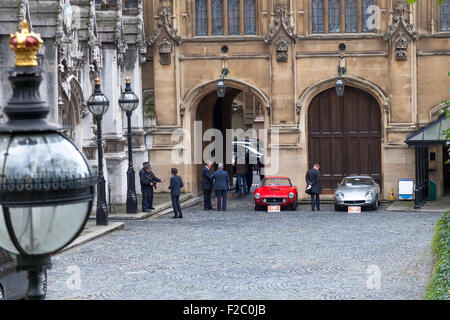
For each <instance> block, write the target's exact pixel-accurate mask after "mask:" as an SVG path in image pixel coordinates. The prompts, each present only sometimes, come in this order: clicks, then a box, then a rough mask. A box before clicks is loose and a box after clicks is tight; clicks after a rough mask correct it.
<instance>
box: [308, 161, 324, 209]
mask: <svg viewBox="0 0 450 320" xmlns="http://www.w3.org/2000/svg"><path fill="white" fill-rule="evenodd" d="M319 169H320V166H319V164H317V163H316V164H314V167H313V168H312V169H311V170H308V172H306V184H307V185H308V186H311V189H310V190H311V208H312V211H314V207H316V208H317V211H320V196H319V195H320V194H321V193H322V183H321V182H320V171H319Z"/></svg>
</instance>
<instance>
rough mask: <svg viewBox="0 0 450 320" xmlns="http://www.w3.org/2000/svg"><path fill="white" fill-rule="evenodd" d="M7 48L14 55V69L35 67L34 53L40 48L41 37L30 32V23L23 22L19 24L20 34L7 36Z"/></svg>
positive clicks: (36, 63)
mask: <svg viewBox="0 0 450 320" xmlns="http://www.w3.org/2000/svg"><path fill="white" fill-rule="evenodd" d="M8 43H9V47H10V48H11V50H12V51H14V53H15V55H16V63H15V65H16V67H35V66H37V65H38V61H37V58H36V53H37V52H38V50H39V48H40V47H41V46H42V44H43V43H44V41H42V38H41V35H40V34H38V33H34V32H33V31H31V32H30V23H29V22H28V21H27V20H23V21H22V22H21V23H20V33H19V32H16V33H15V34H11V35H10V36H9V42H8Z"/></svg>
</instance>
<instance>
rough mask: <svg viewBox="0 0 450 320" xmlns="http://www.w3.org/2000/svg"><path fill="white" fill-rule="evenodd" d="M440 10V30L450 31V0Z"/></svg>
mask: <svg viewBox="0 0 450 320" xmlns="http://www.w3.org/2000/svg"><path fill="white" fill-rule="evenodd" d="M439 10H440V11H439V24H440V30H441V31H450V0H446V1H445V2H444V3H443V4H442V5H441V6H440V8H439Z"/></svg>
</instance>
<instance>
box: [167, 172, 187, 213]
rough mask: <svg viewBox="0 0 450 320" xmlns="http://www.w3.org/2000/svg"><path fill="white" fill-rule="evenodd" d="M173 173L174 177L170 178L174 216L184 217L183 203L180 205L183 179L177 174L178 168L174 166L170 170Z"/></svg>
mask: <svg viewBox="0 0 450 320" xmlns="http://www.w3.org/2000/svg"><path fill="white" fill-rule="evenodd" d="M170 172H171V173H172V177H171V178H170V187H169V189H170V197H171V199H172V208H173V213H174V216H173V217H172V218H174V219H176V218H180V219H181V218H183V212H182V211H181V205H180V193H181V188H183V186H184V184H183V180H182V179H181V177H180V176H178V175H177V173H178V170H177V168H172V169H171V170H170Z"/></svg>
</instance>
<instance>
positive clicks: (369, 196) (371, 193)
mask: <svg viewBox="0 0 450 320" xmlns="http://www.w3.org/2000/svg"><path fill="white" fill-rule="evenodd" d="M366 199H367V200H372V199H373V192H372V191H367V193H366Z"/></svg>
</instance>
